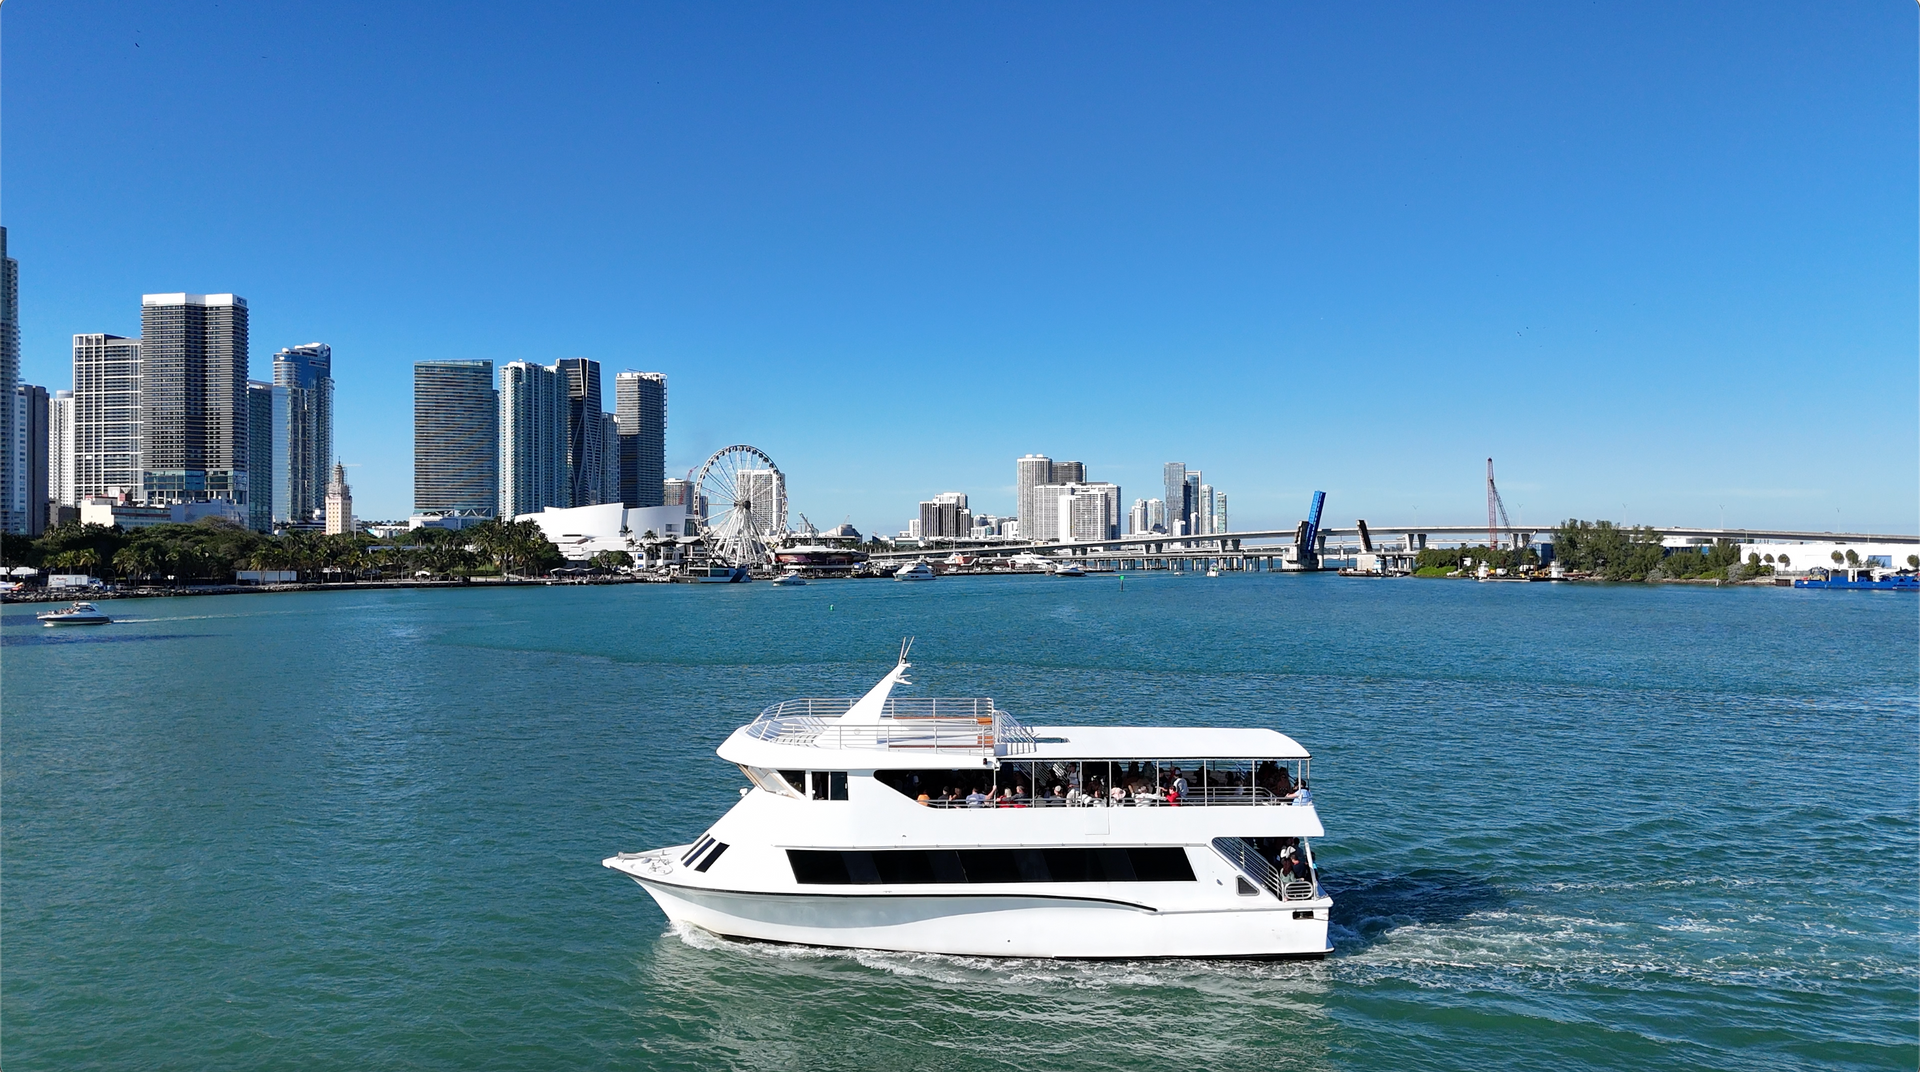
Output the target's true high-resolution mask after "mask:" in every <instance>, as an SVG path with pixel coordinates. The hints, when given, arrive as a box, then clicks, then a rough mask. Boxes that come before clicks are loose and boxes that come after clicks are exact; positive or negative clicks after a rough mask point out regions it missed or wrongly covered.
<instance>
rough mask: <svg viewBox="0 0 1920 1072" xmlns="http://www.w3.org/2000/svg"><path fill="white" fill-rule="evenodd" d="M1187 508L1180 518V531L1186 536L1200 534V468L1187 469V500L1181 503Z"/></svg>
mask: <svg viewBox="0 0 1920 1072" xmlns="http://www.w3.org/2000/svg"><path fill="white" fill-rule="evenodd" d="M1181 505H1182V507H1183V508H1184V509H1185V510H1186V513H1185V514H1183V515H1182V516H1181V518H1180V532H1181V534H1182V535H1186V536H1198V535H1200V517H1199V514H1200V470H1198V469H1189V470H1187V492H1186V501H1185V502H1184V503H1182V504H1181Z"/></svg>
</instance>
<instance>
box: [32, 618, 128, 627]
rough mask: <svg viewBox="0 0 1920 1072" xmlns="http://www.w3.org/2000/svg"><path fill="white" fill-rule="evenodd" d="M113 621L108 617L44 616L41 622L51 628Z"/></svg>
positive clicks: (109, 623)
mask: <svg viewBox="0 0 1920 1072" xmlns="http://www.w3.org/2000/svg"><path fill="white" fill-rule="evenodd" d="M112 623H113V619H112V618H107V617H99V618H71V617H70V618H53V617H43V618H41V619H40V624H42V625H44V626H46V627H47V628H49V629H52V628H54V627H56V626H63V625H111V624H112Z"/></svg>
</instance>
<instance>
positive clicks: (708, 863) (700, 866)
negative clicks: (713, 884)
mask: <svg viewBox="0 0 1920 1072" xmlns="http://www.w3.org/2000/svg"><path fill="white" fill-rule="evenodd" d="M725 851H727V843H726V842H724V841H716V842H714V843H713V851H712V852H710V853H707V855H706V857H705V858H703V859H702V860H701V861H700V862H699V863H697V864H694V865H693V869H694V870H695V871H705V870H706V869H707V868H709V867H712V866H713V862H714V861H715V860H718V859H719V858H720V854H721V853H723V852H725Z"/></svg>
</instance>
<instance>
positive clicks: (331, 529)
mask: <svg viewBox="0 0 1920 1072" xmlns="http://www.w3.org/2000/svg"><path fill="white" fill-rule="evenodd" d="M351 532H353V489H352V488H349V487H347V469H346V467H345V466H343V465H341V464H340V463H339V462H335V463H333V479H331V480H329V481H327V535H329V536H343V535H347V534H349V533H351Z"/></svg>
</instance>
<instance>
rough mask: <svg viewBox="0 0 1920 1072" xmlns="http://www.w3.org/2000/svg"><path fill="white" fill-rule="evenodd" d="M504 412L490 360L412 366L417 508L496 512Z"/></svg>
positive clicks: (418, 510) (432, 511) (420, 510)
mask: <svg viewBox="0 0 1920 1072" xmlns="http://www.w3.org/2000/svg"><path fill="white" fill-rule="evenodd" d="M499 474H500V415H499V399H498V396H497V395H496V394H495V393H494V389H493V362H491V361H421V362H417V363H416V364H415V365H414V366H413V509H414V512H415V513H423V514H443V513H452V512H454V511H457V510H474V511H479V512H481V513H488V514H490V513H493V512H494V511H495V510H496V509H498V508H499V505H500V478H499Z"/></svg>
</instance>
